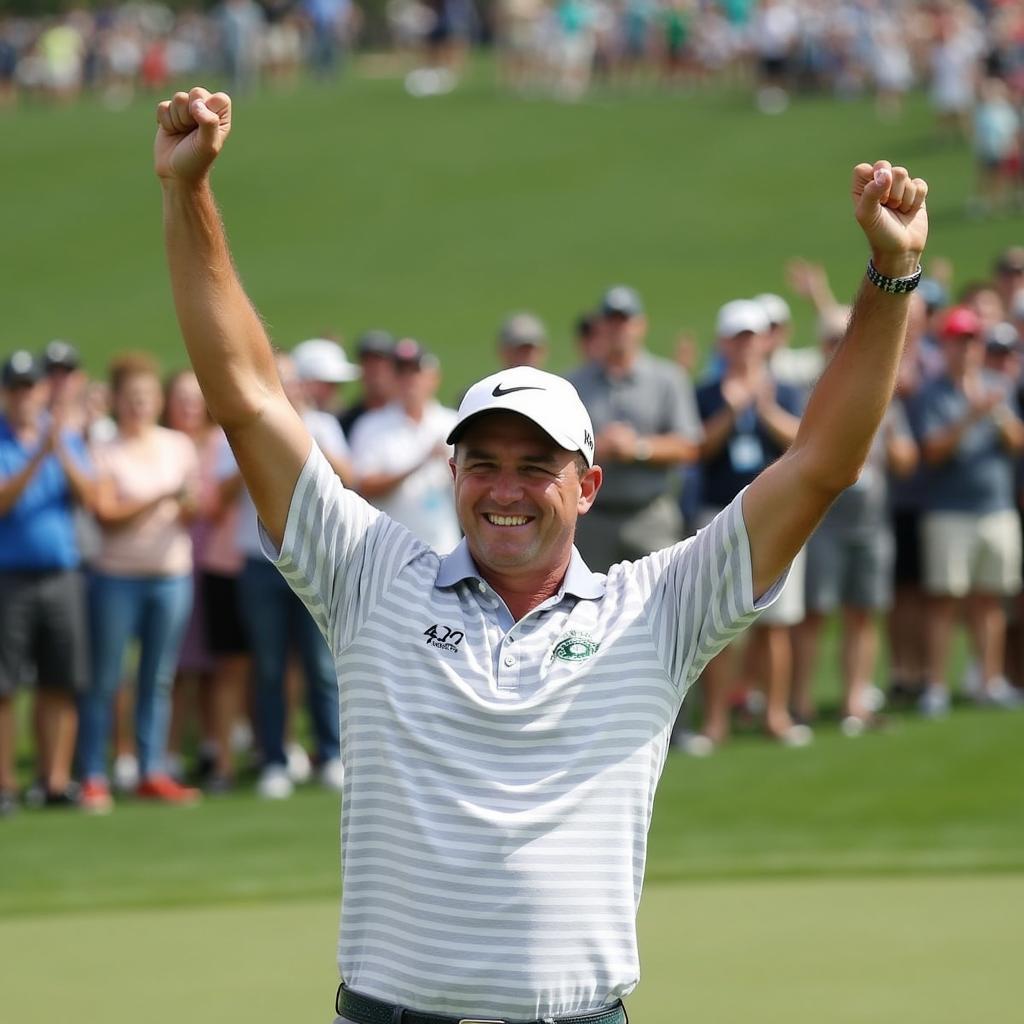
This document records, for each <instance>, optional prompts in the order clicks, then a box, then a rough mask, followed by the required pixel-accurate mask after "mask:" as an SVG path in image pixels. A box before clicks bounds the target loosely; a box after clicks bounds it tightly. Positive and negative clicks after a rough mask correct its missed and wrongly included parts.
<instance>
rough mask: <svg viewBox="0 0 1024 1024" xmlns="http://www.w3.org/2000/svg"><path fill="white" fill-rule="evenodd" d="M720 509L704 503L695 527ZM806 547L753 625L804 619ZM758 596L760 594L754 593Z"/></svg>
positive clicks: (711, 517) (774, 624)
mask: <svg viewBox="0 0 1024 1024" xmlns="http://www.w3.org/2000/svg"><path fill="white" fill-rule="evenodd" d="M721 511H722V510H721V509H720V508H716V507H713V506H710V505H705V506H703V507H702V508H701V510H700V512H699V513H698V514H697V529H698V530H703V529H704V527H705V526H707V525H708V524H710V522H711V520H712V519H714V518H715V516H716V515H718V513H719V512H721ZM806 566H807V549H806V548H801V549H800V550H799V551H798V552H797V555H796V558H794V559H793V561H792V563H791V564H790V567H789V577H788V578H787V579H786V582H785V585H784V586H783V588H782V590H781V591H780V592H779V596H778V597H777V598H776V599H775V600H774V601H773V602H772V603H771V604H770V605H769V606H768V607H767V608H765V610H764V611H763V612H761V614H760V615H759V616H758V617H757V621H756V622H755V623H754V625H755V626H795V625H797V623H800V622H803V621H804V615H805V614H806V611H805V605H804V576H805V572H806ZM754 596H755V597H758V596H760V595H756V594H755V595H754Z"/></svg>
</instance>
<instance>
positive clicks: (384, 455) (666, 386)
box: [0, 247, 1024, 813]
mask: <svg viewBox="0 0 1024 1024" xmlns="http://www.w3.org/2000/svg"><path fill="white" fill-rule="evenodd" d="M789 279H790V283H791V286H792V291H793V293H794V295H795V296H797V297H798V298H799V299H800V300H801V301H806V302H809V303H811V304H812V305H813V307H814V311H815V314H816V316H817V324H818V336H817V344H812V345H805V346H801V347H794V346H793V345H792V344H791V342H792V337H791V334H792V317H791V311H790V307H789V305H788V303H787V302H786V301H785V300H784V299H783V298H782V297H780V296H778V295H773V294H762V295H758V296H755V297H753V298H749V299H746V298H736V299H731V300H730V301H728V302H726V303H725V304H724V305H723V306H722V307H721V309H720V310H719V313H718V316H717V320H716V328H715V337H714V339H713V341H712V343H711V344H710V345H709V346H707V347H706V348H707V352H708V359H707V360H706V365H704V366H703V367H701V368H699V369H698V367H697V366H696V365H695V353H696V351H697V346H695V345H693V344H681V345H680V346H679V349H678V352H677V353H676V358H675V359H672V360H670V359H667V358H663V357H658V356H655V355H653V354H652V353H650V352H649V351H647V349H646V347H645V337H646V335H647V331H648V321H647V317H646V314H645V311H644V305H643V300H642V297H641V295H640V294H639V293H638V292H637V291H636V290H635V289H634V288H632V287H628V286H625V285H617V286H615V287H612V288H610V289H609V290H608V291H607V292H605V294H604V295H603V296H602V297H601V298H600V301H599V302H598V304H597V305H596V307H595V308H593V309H590V310H587V311H585V312H584V313H582V314H581V315H580V317H579V319H578V320H577V322H576V324H575V325H574V335H575V342H576V345H577V352H578V365H577V366H576V368H575V369H573V370H571V371H570V373H569V374H568V376H569V378H570V379H571V380H572V381H573V383H574V384H575V385H576V387H577V389H578V390H579V392H580V394H581V396H582V398H583V400H584V402H585V404H586V405H587V407H588V410H589V411H590V414H591V417H592V420H593V424H594V431H595V445H596V459H597V461H598V462H599V463H600V464H601V465H602V466H603V468H604V470H605V480H604V486H603V489H602V494H601V497H600V500H599V501H598V503H597V505H596V506H595V508H594V510H592V512H591V514H589V515H587V516H586V517H584V518H583V519H581V522H580V527H579V530H578V534H577V545H578V547H579V549H580V552H581V554H582V555H583V557H584V559H585V561H586V562H587V563H588V565H589V566H590V567H591V568H592V569H594V570H597V571H603V570H605V569H607V568H608V567H609V566H610V565H611V564H613V563H615V562H616V561H619V560H621V559H623V558H638V557H642V556H643V555H644V554H646V553H647V552H648V551H650V550H653V549H656V548H659V547H663V546H666V545H669V544H672V543H676V542H678V541H681V540H683V539H684V538H685V537H686V536H687V535H689V534H691V533H693V532H694V531H696V530H698V529H700V528H701V527H702V526H703V525H705V524H706V523H708V522H710V520H711V518H713V516H714V515H715V514H716V512H717V511H719V510H720V509H721V508H723V507H724V506H725V505H727V504H728V503H729V502H730V501H731V500H732V498H733V497H734V496H735V495H736V494H737V493H738V492H739V490H740V489H741V488H742V487H744V486H745V485H746V484H747V483H749V482H750V480H752V479H753V477H754V476H755V475H756V474H757V473H758V472H759V471H760V470H761V469H763V468H764V467H765V466H766V465H767V464H768V463H769V462H771V461H772V460H773V459H775V458H777V457H779V456H780V455H781V454H782V453H783V452H784V451H785V450H786V449H787V447H788V446H789V445H790V444H791V443H792V441H793V439H794V437H795V436H796V432H797V430H798V428H799V423H800V416H801V412H802V409H803V405H804V401H805V398H806V395H807V392H808V389H809V388H810V387H811V386H812V385H813V381H814V380H815V378H816V377H817V375H818V374H819V373H820V371H821V369H822V367H823V366H824V364H825V362H826V361H827V360H828V358H829V357H830V354H831V353H832V352H833V351H834V349H835V347H836V346H837V345H838V344H840V343H841V339H842V336H843V333H844V330H845V326H846V318H847V316H848V312H849V310H848V307H846V306H843V305H840V304H838V303H837V302H836V301H835V299H834V298H833V296H832V293H831V290H830V288H829V284H828V281H827V278H826V276H825V274H824V271H823V270H822V268H821V267H820V266H817V265H815V264H812V263H808V262H806V261H795V262H794V263H793V264H792V265H791V266H790V267H789ZM953 291H954V289H953V282H952V276H951V268H950V267H949V266H948V265H946V264H943V263H942V262H939V263H937V264H936V265H935V266H933V267H930V268H929V276H928V277H926V278H925V279H924V281H923V282H922V285H921V287H920V289H919V290H918V291H917V292H916V293H915V295H914V300H913V305H912V317H911V324H910V328H909V333H908V340H907V346H906V352H905V356H904V359H903V362H902V364H901V368H900V373H899V382H898V388H897V395H896V397H895V398H894V400H893V402H892V405H891V407H890V409H889V411H888V413H887V415H886V418H885V421H884V423H883V426H882V428H881V430H880V431H879V434H878V437H877V440H876V443H875V446H874V448H873V450H872V452H871V455H870V457H869V459H868V463H867V465H866V467H865V469H864V472H863V473H862V474H861V477H860V480H859V481H858V483H857V484H856V485H854V486H853V487H851V488H850V489H849V490H848V491H847V492H845V493H844V494H843V495H842V497H841V498H840V500H839V501H838V502H837V503H836V504H835V505H834V507H833V508H832V510H831V511H830V512H829V514H828V516H827V517H826V519H825V520H824V521H823V523H822V524H821V526H820V527H819V529H818V530H817V532H816V533H815V535H814V536H813V537H812V539H811V541H810V542H809V544H808V545H807V548H806V550H805V552H803V553H801V555H800V556H799V558H798V559H797V561H796V563H795V564H794V568H793V570H792V572H791V574H790V577H789V580H788V582H787V584H786V587H785V588H784V590H783V593H782V595H781V596H780V598H779V600H778V601H777V602H776V603H775V605H773V607H772V609H771V610H770V613H769V614H766V615H765V616H763V617H762V618H761V620H760V621H759V623H758V624H757V626H756V627H755V628H754V629H752V630H751V631H750V633H749V635H748V636H747V637H746V638H745V639H744V641H743V643H742V646H741V648H740V649H736V650H732V649H730V650H726V651H725V652H723V653H722V654H721V655H719V656H718V657H717V658H715V659H714V660H713V661H712V662H711V664H710V665H709V666H708V668H707V670H706V671H705V673H704V675H703V677H702V680H701V685H700V687H699V688H698V690H699V693H698V694H697V695H696V696H695V697H692V698H691V699H690V700H688V701H687V703H686V704H685V705H684V711H683V715H682V716H681V719H680V722H679V724H678V726H677V731H676V736H675V739H674V742H675V745H676V747H677V748H679V749H682V750H684V751H686V752H688V753H690V754H693V755H706V754H708V753H711V752H712V751H713V750H715V749H716V748H717V747H719V746H720V745H722V744H723V743H725V742H726V740H727V738H728V736H729V734H730V731H731V730H732V728H733V726H734V724H735V723H736V721H737V718H738V717H740V718H744V719H750V720H752V721H755V722H760V723H761V728H762V730H763V732H764V734H765V735H766V736H768V737H769V738H771V739H773V740H774V741H776V742H779V743H781V744H783V745H785V746H790V747H801V746H806V745H807V744H808V743H810V742H812V741H813V737H814V726H815V723H816V720H817V718H818V694H819V690H820V686H819V685H818V681H819V680H820V679H821V677H822V665H821V663H820V661H821V659H820V657H819V650H818V648H819V639H820V635H821V630H822V626H823V624H824V622H825V621H826V619H827V618H828V617H829V616H832V615H838V617H839V621H840V627H841V640H840V644H839V648H840V657H839V664H838V673H837V674H838V677H839V678H840V679H841V684H842V686H841V698H840V706H839V708H838V720H839V723H840V726H841V729H842V732H843V733H844V734H845V735H847V736H850V737H855V736H859V735H861V734H862V733H864V732H865V731H867V730H871V729H875V728H881V727H884V725H885V722H886V719H885V717H884V714H885V713H884V712H883V708H886V707H887V706H888V707H889V708H892V707H896V708H899V707H900V706H904V707H908V706H909V707H914V708H916V709H917V711H918V712H919V713H920V714H922V715H925V716H927V717H938V716H942V715H946V714H948V713H949V712H950V711H951V708H952V700H951V694H952V693H953V692H954V691H955V690H959V698H960V699H962V700H963V701H970V702H974V703H977V704H979V705H983V706H986V707H990V708H998V709H1016V708H1019V707H1021V706H1022V705H1024V689H1022V686H1024V598H1022V596H1021V594H1022V589H1021V569H1022V558H1024V555H1022V543H1021V518H1022V510H1024V503H1022V495H1024V486H1022V476H1021V473H1020V470H1021V467H1022V466H1024V462H1022V459H1021V456H1022V454H1024V422H1022V419H1021V391H1022V388H1024V376H1022V374H1024V342H1022V334H1024V247H1022V248H1016V247H1015V248H1011V249H1008V250H1006V251H1005V252H1003V253H1001V254H1000V255H999V256H998V259H997V260H996V262H995V265H994V269H993V275H992V277H991V279H989V280H984V281H975V282H971V283H968V284H965V285H963V286H961V287H960V288H959V289H957V290H956V293H955V297H954V296H953ZM547 354H548V331H547V329H546V327H545V325H544V324H543V323H542V322H541V321H540V320H539V319H538V318H537V317H536V316H534V315H533V314H531V313H527V312H521V313H516V314H514V315H511V316H509V317H508V318H506V320H505V321H504V322H503V323H502V324H501V325H500V327H499V328H498V330H497V332H496V348H495V360H496V362H497V363H498V365H500V366H503V367H511V366H517V365H523V364H527V365H534V366H540V365H543V364H544V363H545V362H546V359H547ZM354 356H355V360H354V361H350V360H349V358H348V357H347V355H346V353H345V350H344V347H343V346H342V344H340V343H339V341H337V340H334V339H330V338H313V339H309V340H307V341H304V342H302V343H300V344H298V345H297V346H295V347H294V348H293V349H292V351H290V352H287V353H285V352H282V353H280V354H279V356H278V372H279V374H280V376H281V379H282V381H283V383H284V385H285V388H286V391H287V393H288V395H289V397H290V398H291V400H292V402H293V404H294V405H295V407H296V409H297V410H298V411H299V413H300V415H301V416H302V418H303V420H304V421H305V422H306V425H307V426H308V428H309V430H310V432H311V433H312V435H313V436H314V438H315V439H316V441H317V443H318V444H319V446H320V448H321V450H322V451H323V452H324V454H325V455H326V457H327V458H328V460H329V462H330V463H331V465H332V466H333V468H334V470H335V472H336V473H337V474H338V475H339V477H340V478H341V479H342V481H343V482H344V483H345V484H346V485H347V486H350V487H354V488H356V489H357V490H359V491H360V492H361V493H362V494H363V495H364V496H365V497H366V498H367V499H368V500H369V501H371V502H372V503H373V504H375V505H377V506H378V507H380V508H382V509H384V510H386V511H387V512H388V513H389V514H390V515H391V516H392V517H394V518H395V519H396V520H398V521H399V522H401V523H403V524H404V525H405V526H407V527H408V528H409V529H410V530H412V531H413V532H415V533H416V534H418V535H419V536H420V537H421V538H422V539H424V540H425V541H426V542H428V543H430V544H431V545H433V546H434V547H436V548H437V549H438V550H440V551H449V550H451V549H452V548H453V547H454V546H455V545H456V544H457V543H458V542H459V539H460V535H459V529H458V523H457V520H456V517H455V510H454V504H453V499H452V490H451V482H450V474H449V469H448V465H447V460H448V457H449V456H450V454H451V450H450V447H449V446H448V444H447V442H446V438H447V435H448V432H449V430H450V429H451V425H452V423H453V422H454V420H455V413H454V411H453V410H452V409H450V408H446V407H445V406H444V405H442V404H441V403H440V402H439V401H438V398H437V395H438V391H439V387H440V384H441V367H440V363H439V361H438V359H437V357H436V356H435V355H434V354H433V353H431V352H429V351H428V350H427V349H426V348H425V347H424V346H423V345H422V344H421V343H420V342H418V341H416V340H414V339H412V338H399V339H395V338H393V337H392V336H391V335H390V334H388V333H387V332H386V331H384V330H373V331H368V332H366V333H364V334H362V335H361V336H360V337H359V338H358V339H357V340H356V343H355V347H354ZM461 383H467V382H461ZM353 389H358V394H356V395H352V396H351V398H350V400H348V401H345V402H342V395H346V396H349V394H350V392H352V391H353ZM883 620H884V621H885V622H886V623H887V625H888V635H889V637H890V641H891V642H890V648H889V657H888V659H887V664H888V675H887V678H886V679H884V680H882V679H881V678H880V677H879V673H880V668H879V665H880V661H879V648H880V631H879V626H880V623H881V622H882V621H883ZM961 620H962V621H963V623H964V625H965V626H966V627H967V630H968V633H969V637H970V652H971V656H970V659H969V662H968V669H967V671H966V673H965V674H964V677H963V678H962V679H959V680H955V681H954V680H951V679H950V678H948V673H949V671H950V665H951V664H952V662H951V658H950V644H951V639H952V637H953V634H954V630H955V629H956V627H957V625H958V623H959V622H960V621H961ZM130 651H131V652H132V655H131V657H129V652H130ZM828 674H832V673H831V672H829V673H828ZM126 681H130V683H131V685H125V683H126ZM26 686H34V690H35V699H34V702H33V708H34V713H33V715H32V717H31V720H32V732H33V741H34V742H33V751H34V753H33V757H34V763H33V780H32V781H31V784H30V785H29V786H28V788H27V790H26V792H25V793H24V794H23V796H24V800H25V801H26V802H28V803H30V804H36V805H48V806H71V805H81V806H83V807H85V808H86V809H88V810H90V811H94V812H103V811H107V810H110V809H111V808H112V806H113V793H117V792H127V793H132V794H134V795H136V796H137V797H139V798H143V799H150V800H157V801H162V802H166V803H173V804H183V803H192V802H195V801H196V800H197V799H199V798H200V795H201V789H200V788H199V787H200V786H201V787H202V788H204V789H205V790H206V791H207V792H208V793H210V794H216V793H222V792H224V791H226V790H229V789H231V788H232V787H233V786H234V785H235V780H236V777H237V775H238V771H239V768H242V769H243V770H248V769H249V768H250V767H252V768H253V769H255V771H256V773H257V775H256V780H257V781H256V786H257V791H258V793H259V794H260V795H261V796H262V797H264V798H266V799H270V800H275V799H285V798H287V797H289V796H290V795H291V794H292V792H293V789H294V786H295V784H296V783H298V782H305V781H308V780H310V779H311V778H314V777H315V778H316V779H317V780H319V782H320V783H321V784H322V785H324V786H327V787H329V788H331V789H335V790H338V789H340V787H341V785H342V782H343V775H344V772H343V767H342V759H341V751H340V749H339V725H338V694H337V686H336V682H335V678H334V669H333V665H332V662H331V658H330V656H329V652H328V650H327V646H326V643H325V641H324V640H323V638H322V636H321V635H320V634H319V632H318V630H317V628H316V626H315V625H314V623H313V620H312V619H311V617H310V616H309V615H308V613H307V612H306V611H305V610H304V608H303V607H302V605H301V603H300V602H299V601H298V599H297V598H295V596H294V595H293V594H292V593H291V592H290V591H289V590H288V588H287V587H286V586H285V585H284V582H283V580H281V578H280V577H279V575H278V573H277V571H276V570H275V569H274V568H273V566H272V565H271V564H270V563H269V561H268V560H267V558H266V557H265V555H264V550H263V546H262V540H261V535H260V529H259V524H258V521H257V517H256V513H255V509H254V507H253V505H252V502H251V501H250V500H249V498H248V495H247V493H246V491H245V488H244V485H243V483H242V481H241V477H240V474H239V472H238V469H237V466H236V465H235V462H234V459H233V457H232V454H231V450H230V448H229V447H228V445H227V442H226V440H225V438H224V435H223V433H222V432H221V431H220V429H219V428H218V427H217V426H216V425H215V424H214V423H212V422H211V421H210V419H209V416H208V414H207V412H206V407H205V405H204V403H203V400H202V395H201V393H200V391H199V388H198V384H197V382H196V379H195V376H194V375H193V374H192V373H191V372H190V371H187V370H185V371H179V372H176V373H174V374H173V375H172V376H171V377H169V378H168V379H167V380H166V381H163V382H162V380H161V375H160V368H159V367H158V365H157V364H156V362H155V361H154V360H153V358H152V357H151V356H149V355H147V354H145V353H141V352H130V353H123V354H121V355H120V356H118V357H117V358H116V359H114V360H113V362H112V363H111V365H110V368H109V374H108V380H107V381H105V382H103V381H96V380H90V379H89V378H88V377H87V375H86V374H85V372H84V370H83V369H82V367H81V365H80V360H79V354H78V352H77V351H76V350H75V348H74V346H73V345H71V344H70V343H68V342H66V341H60V340H55V341H51V342H50V343H49V344H47V345H46V346H45V347H44V348H43V349H42V351H41V352H32V351H28V350H18V351H15V352H13V353H10V354H9V355H7V357H6V358H5V359H4V361H3V365H2V371H0V812H2V813H9V812H10V811H12V810H14V809H15V808H16V807H17V806H18V803H19V799H20V798H19V781H20V780H19V777H18V772H17V765H16V758H15V751H16V749H17V748H18V738H17V736H16V721H17V720H18V715H17V713H16V708H15V705H16V698H17V694H18V692H19V691H20V690H21V689H22V688H24V687H26ZM303 692H304V693H305V698H306V703H307V705H308V728H306V729H302V728H299V727H297V726H296V717H297V715H298V713H299V709H300V707H301V706H302V694H303ZM300 735H301V736H308V738H309V743H308V744H306V745H304V744H302V743H299V742H296V737H297V736H300ZM307 746H308V748H309V749H307ZM243 752H244V756H245V758H246V760H245V761H243V762H241V763H239V758H240V756H241V754H242V753H243ZM193 784H196V785H193Z"/></svg>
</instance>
